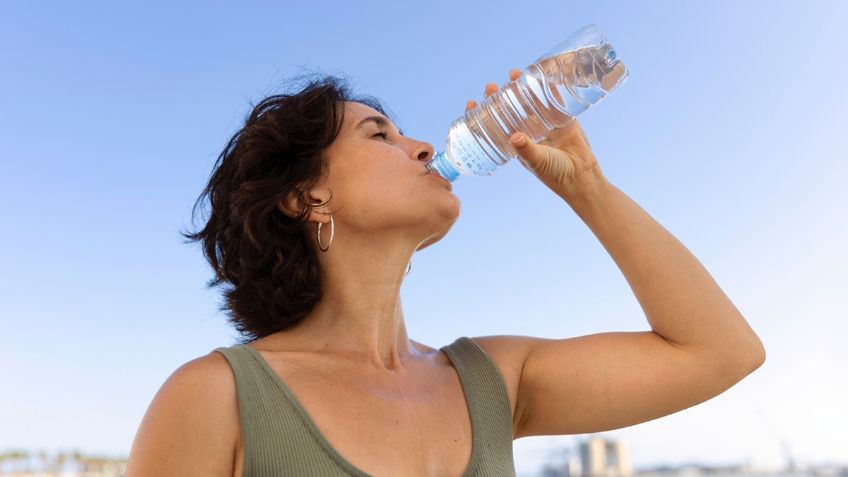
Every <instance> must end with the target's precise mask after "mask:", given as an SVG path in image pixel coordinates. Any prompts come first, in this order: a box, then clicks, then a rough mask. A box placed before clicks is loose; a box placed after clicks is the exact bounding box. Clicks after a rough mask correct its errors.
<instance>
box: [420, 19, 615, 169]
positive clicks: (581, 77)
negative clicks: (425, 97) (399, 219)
mask: <svg viewBox="0 0 848 477" xmlns="http://www.w3.org/2000/svg"><path fill="white" fill-rule="evenodd" d="M628 76H629V75H628V71H627V68H626V67H625V66H624V63H622V62H621V60H619V59H618V57H617V54H616V51H615V49H614V48H613V47H612V45H610V44H609V42H608V41H607V40H606V39H605V38H604V37H603V35H602V34H601V32H600V30H599V29H598V27H597V26H595V25H588V26H585V27H583V28H581V29H580V30H578V31H577V32H575V33H574V34H572V35H571V36H569V37H568V38H567V39H566V40H565V41H563V42H562V43H560V44H558V45H557V46H555V47H554V48H553V49H552V50H550V51H549V52H548V53H546V54H545V55H543V56H541V57H540V58H538V59H537V60H536V61H534V62H533V64H531V65H530V66H528V67H527V68H526V69H525V70H524V71H523V72H522V74H521V76H520V77H519V78H518V79H516V80H515V81H510V82H509V83H507V84H506V85H505V86H504V87H503V88H501V89H500V91H498V92H496V93H494V94H492V95H490V96H489V97H488V98H486V99H485V100H484V101H483V102H482V103H480V104H479V105H477V107H475V108H474V109H472V110H470V111H467V112H466V113H465V115H464V116H462V117H460V118H457V119H456V120H455V121H454V122H453V123H452V124H451V126H450V129H449V131H448V137H447V141H446V144H445V149H444V151H442V152H439V153H438V154H436V155H435V156H434V157H433V159H432V160H431V161H430V162H428V163H427V168H428V169H429V170H430V172H431V173H434V174H438V175H440V176H442V177H444V178H445V179H447V180H449V181H451V182H452V181H455V180H456V179H457V178H458V177H459V176H460V175H477V176H485V175H491V174H492V173H493V172H494V170H495V169H496V168H497V167H499V166H501V165H503V164H505V163H506V162H508V161H509V160H510V159H512V158H513V157H515V156H516V155H517V153H516V152H515V149H514V148H513V146H512V144H511V143H510V142H509V138H510V136H512V135H513V134H514V133H516V132H523V133H525V134H527V136H529V137H530V139H531V140H532V141H533V142H539V141H541V140H542V139H544V138H545V137H547V135H548V133H550V131H552V130H553V129H556V128H558V127H562V126H564V125H565V124H567V123H568V121H570V120H571V118H572V117H575V116H577V115H578V114H580V113H581V112H583V111H585V110H586V109H588V108H590V107H591V106H593V105H595V104H598V103H599V102H600V101H601V100H602V99H603V98H604V97H605V96H606V95H607V94H608V93H609V92H610V91H612V90H614V89H615V88H617V87H618V86H620V85H621V84H623V83H624V81H625V80H626V79H627V78H628Z"/></svg>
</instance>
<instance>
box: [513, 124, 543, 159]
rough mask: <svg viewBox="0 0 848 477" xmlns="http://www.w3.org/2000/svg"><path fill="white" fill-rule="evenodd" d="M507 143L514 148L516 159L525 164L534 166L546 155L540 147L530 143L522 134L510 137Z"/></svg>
mask: <svg viewBox="0 0 848 477" xmlns="http://www.w3.org/2000/svg"><path fill="white" fill-rule="evenodd" d="M509 142H510V143H511V144H512V146H513V147H514V148H515V152H516V154H518V158H519V159H521V162H523V163H525V164H527V163H529V164H532V165H536V164H537V163H538V162H539V160H541V159H542V156H544V155H545V153H546V152H545V151H544V150H543V148H542V147H541V146H539V145H538V144H535V143H534V142H533V141H531V140H530V138H529V137H527V135H526V134H524V133H520V132H518V133H515V134H513V135H512V136H510V138H509Z"/></svg>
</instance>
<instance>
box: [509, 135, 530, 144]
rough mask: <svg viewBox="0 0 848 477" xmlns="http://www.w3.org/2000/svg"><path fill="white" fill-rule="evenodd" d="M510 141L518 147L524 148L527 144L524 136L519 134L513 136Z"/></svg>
mask: <svg viewBox="0 0 848 477" xmlns="http://www.w3.org/2000/svg"><path fill="white" fill-rule="evenodd" d="M509 140H510V141H512V143H513V144H515V145H516V146H523V145H524V144H525V142H526V141H525V139H524V135H522V134H519V133H515V134H513V135H512V137H511V138H509Z"/></svg>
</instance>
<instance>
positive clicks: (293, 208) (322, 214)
mask: <svg viewBox="0 0 848 477" xmlns="http://www.w3.org/2000/svg"><path fill="white" fill-rule="evenodd" d="M330 197H331V195H330V193H329V191H315V192H304V191H299V190H293V191H291V192H289V193H288V194H286V197H285V198H283V199H282V200H280V201H279V202H278V203H277V209H278V210H279V211H280V212H282V213H284V214H286V215H288V216H289V217H297V216H298V215H299V214H300V209H301V207H302V205H303V203H304V202H303V201H304V199H307V202H306V203H308V204H313V205H317V204H324V205H322V206H320V207H311V210H310V211H309V215H308V216H307V220H309V221H312V222H322V223H328V222H329V221H330V214H329V212H330V211H329V210H328V209H327V202H328V200H327V199H329V198H330Z"/></svg>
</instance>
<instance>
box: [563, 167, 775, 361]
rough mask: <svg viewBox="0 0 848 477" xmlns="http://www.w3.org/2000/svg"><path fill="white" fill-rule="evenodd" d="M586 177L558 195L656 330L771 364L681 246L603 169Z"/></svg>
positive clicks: (676, 340)
mask: <svg viewBox="0 0 848 477" xmlns="http://www.w3.org/2000/svg"><path fill="white" fill-rule="evenodd" d="M583 179H586V180H582V181H581V182H580V185H579V187H575V188H573V189H572V190H569V191H568V192H567V193H566V192H563V193H560V196H561V197H562V198H563V199H564V200H565V201H566V202H567V203H568V204H569V205H570V206H571V208H572V209H573V210H574V211H575V212H576V213H577V215H578V216H579V217H580V218H581V219H582V220H583V222H585V223H586V225H587V226H588V227H589V228H590V229H591V231H592V232H593V233H594V234H595V236H596V237H597V238H598V240H599V241H600V242H601V244H602V245H603V246H604V248H605V249H606V250H607V252H608V253H609V254H610V256H611V257H612V259H613V260H614V261H615V263H616V264H617V265H618V267H619V268H620V269H621V271H622V273H623V274H624V277H625V279H626V280H627V282H628V283H629V285H630V287H631V288H632V289H633V292H634V294H635V296H636V299H637V300H638V301H639V304H640V305H641V307H642V309H643V310H644V312H645V315H646V316H647V319H648V322H649V323H650V326H651V329H652V330H653V331H654V332H655V333H657V334H659V335H660V336H662V337H663V338H665V339H666V340H667V341H669V342H670V343H672V344H674V345H676V346H678V347H681V348H684V349H688V350H690V351H693V352H700V353H719V354H718V355H716V357H717V358H718V357H721V358H728V359H733V360H753V361H760V360H762V359H765V350H764V348H763V346H762V343H761V342H760V340H759V338H758V337H757V335H756V333H755V332H754V331H753V330H752V329H751V327H750V326H749V325H748V323H747V321H745V318H744V317H743V316H742V314H741V313H740V312H739V310H737V309H736V307H735V306H734V305H733V303H732V302H731V301H730V300H729V299H728V297H727V296H726V295H725V294H724V292H723V291H722V290H721V288H719V286H718V284H717V283H716V282H715V280H713V278H712V276H711V275H710V274H709V272H707V270H706V269H705V268H704V267H703V266H702V265H701V263H700V262H699V261H698V259H697V258H695V256H694V255H692V253H691V252H689V250H688V249H687V248H686V247H685V246H684V245H683V244H682V243H680V241H678V240H677V239H676V238H675V237H674V236H673V235H672V234H671V233H669V232H668V231H667V230H666V229H665V228H664V227H663V226H662V225H660V224H659V223H658V222H657V221H655V220H654V219H653V218H652V217H651V216H650V215H648V214H647V213H646V212H645V211H644V210H643V209H642V208H641V207H640V206H639V205H638V204H636V202H634V201H633V200H632V199H630V197H628V196H627V195H626V194H624V192H622V191H621V190H620V189H618V188H617V187H615V186H614V185H612V184H611V183H609V181H607V180H606V179H605V178H604V176H603V173H602V172H601V171H600V170H599V169H598V171H597V173H589V175H588V176H584V178H583Z"/></svg>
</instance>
